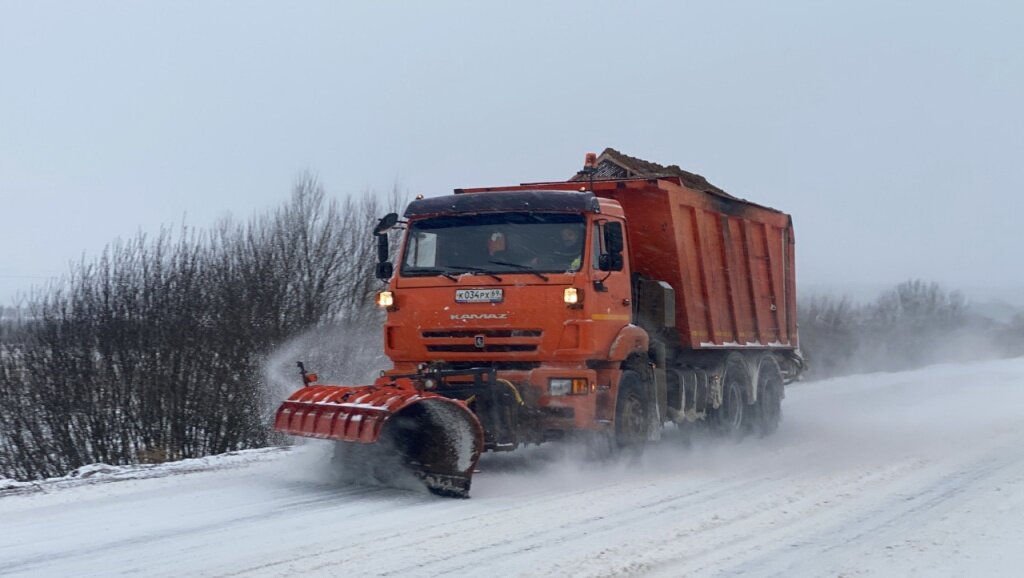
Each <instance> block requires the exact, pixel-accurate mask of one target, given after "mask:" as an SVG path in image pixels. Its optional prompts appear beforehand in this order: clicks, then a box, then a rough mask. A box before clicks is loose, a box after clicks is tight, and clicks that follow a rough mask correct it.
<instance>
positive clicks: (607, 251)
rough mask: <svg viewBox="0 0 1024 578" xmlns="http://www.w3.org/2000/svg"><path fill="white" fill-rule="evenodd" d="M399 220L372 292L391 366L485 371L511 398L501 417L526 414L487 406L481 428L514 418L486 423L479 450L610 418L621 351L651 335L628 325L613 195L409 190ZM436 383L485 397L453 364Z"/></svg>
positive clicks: (624, 260) (619, 216) (638, 346)
mask: <svg viewBox="0 0 1024 578" xmlns="http://www.w3.org/2000/svg"><path fill="white" fill-rule="evenodd" d="M405 219H406V221H405V231H404V236H403V239H402V242H401V250H400V252H399V254H398V258H397V260H396V263H395V265H394V267H393V275H392V276H391V278H390V279H389V286H388V289H387V291H385V292H383V294H382V295H381V298H380V299H382V300H383V304H384V306H385V308H386V310H387V321H386V323H385V326H384V346H385V352H386V353H387V355H388V356H389V357H390V358H391V359H392V361H393V362H394V365H395V366H394V369H392V370H391V371H390V372H389V373H393V374H409V373H413V372H415V371H417V369H420V370H422V368H423V367H424V366H430V367H434V368H439V369H441V370H443V371H446V372H457V371H469V370H472V371H482V370H486V372H487V373H490V372H493V379H495V380H500V382H501V383H502V384H503V391H504V392H506V393H509V394H510V395H512V398H513V399H514V400H517V401H516V404H517V405H521V408H517V410H516V414H517V415H516V419H514V420H512V421H515V422H516V423H517V424H521V422H523V421H529V422H532V426H531V427H528V428H523V427H515V428H499V427H497V426H496V425H495V424H493V423H490V424H489V423H488V418H487V417H486V415H485V416H484V417H483V418H482V421H483V423H484V427H485V430H487V431H488V433H489V434H497V432H496V431H495V430H496V429H510V430H516V433H515V435H504V436H502V435H489V438H492V439H489V440H488V442H489V443H488V445H489V448H490V449H498V448H499V447H502V446H508V445H510V444H516V443H519V442H523V441H535V442H540V441H544V440H545V439H550V438H552V437H561V436H562V435H564V434H565V433H566V432H568V431H575V430H603V429H607V428H608V427H610V424H611V423H612V415H611V412H613V411H614V404H613V403H612V402H611V400H610V399H609V397H610V395H611V393H612V390H613V389H614V383H615V381H616V379H617V378H618V370H619V369H620V368H619V365H620V362H621V361H622V360H623V359H625V358H626V357H628V356H629V355H630V354H631V353H634V352H637V351H646V349H647V345H648V343H647V337H646V334H645V332H644V331H643V330H641V329H640V328H638V327H636V326H633V325H631V322H632V316H633V313H632V300H631V286H630V285H631V281H630V273H629V271H630V269H629V257H628V255H629V251H628V247H627V246H626V241H625V223H624V215H623V211H622V207H621V206H619V204H618V203H617V202H615V201H613V200H610V199H601V198H598V197H596V196H595V195H594V194H592V193H583V192H578V191H558V190H518V191H501V192H477V193H465V194H455V195H449V196H444V197H435V198H430V199H419V200H416V201H413V202H412V203H411V204H410V205H409V207H408V209H407V210H406V212H405ZM472 371H470V373H468V374H465V375H464V376H463V377H464V380H468V379H469V377H468V376H469V375H471V374H472ZM496 382H497V381H496ZM436 383H437V387H438V388H439V389H438V391H439V392H443V391H444V389H445V387H449V388H450V393H451V394H452V395H455V396H464V399H471V401H472V402H473V403H474V404H476V403H480V404H486V403H488V401H486V400H485V399H484V398H485V397H487V395H486V394H485V392H484V391H481V390H480V388H470V387H467V386H466V385H465V383H462V384H460V382H459V379H458V377H457V376H455V375H454V374H452V375H449V376H448V377H447V379H443V380H442V379H439V380H437V382H436ZM483 389H487V386H485V387H484V388H483ZM513 390H514V391H513ZM479 413H480V412H479V411H478V414H479ZM507 433H509V434H511V431H510V432H507Z"/></svg>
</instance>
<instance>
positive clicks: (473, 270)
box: [448, 265, 501, 281]
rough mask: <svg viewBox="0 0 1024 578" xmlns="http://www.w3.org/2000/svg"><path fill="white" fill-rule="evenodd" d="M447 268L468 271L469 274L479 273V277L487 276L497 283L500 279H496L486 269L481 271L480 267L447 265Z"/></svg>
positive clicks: (495, 276) (496, 277)
mask: <svg viewBox="0 0 1024 578" xmlns="http://www.w3.org/2000/svg"><path fill="white" fill-rule="evenodd" d="M448 268H449V269H462V270H463V271H469V272H470V273H480V274H481V275H487V276H489V277H493V278H494V279H495V280H497V281H501V277H498V276H497V275H495V274H494V273H491V272H490V271H488V270H487V269H482V268H480V267H471V266H469V265H448Z"/></svg>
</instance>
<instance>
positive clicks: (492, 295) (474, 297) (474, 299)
mask: <svg viewBox="0 0 1024 578" xmlns="http://www.w3.org/2000/svg"><path fill="white" fill-rule="evenodd" d="M502 299H504V291H503V290H501V289H456V290H455V301H456V302H458V303H500V302H501V300H502Z"/></svg>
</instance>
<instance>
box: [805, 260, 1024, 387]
mask: <svg viewBox="0 0 1024 578" xmlns="http://www.w3.org/2000/svg"><path fill="white" fill-rule="evenodd" d="M797 316H798V322H799V327H800V345H801V349H802V350H803V352H804V354H805V356H806V357H807V358H808V360H809V362H810V371H809V376H810V377H812V378H815V377H816V378H824V377H832V376H836V375H845V374H850V373H864V372H870V371H899V370H904V369H911V368H914V367H921V366H924V365H929V364H934V363H943V362H956V361H968V360H973V359H984V358H991V357H1013V356H1020V355H1024V315H1021V314H1018V315H1017V316H1016V317H1015V318H1014V319H1013V320H1011V321H1010V322H1009V323H998V322H995V321H993V320H991V319H988V318H986V317H982V316H979V315H974V314H972V313H971V312H970V309H969V308H968V307H967V299H966V298H965V296H964V295H963V294H962V293H960V292H958V291H947V290H946V289H944V288H943V287H942V286H940V285H939V284H938V283H934V282H926V281H922V280H919V279H913V280H909V281H905V282H903V283H900V284H898V285H896V286H895V287H893V288H891V289H889V290H887V291H884V292H883V293H882V294H881V295H879V296H878V297H877V298H876V299H875V300H874V301H871V302H868V303H863V304H857V303H855V302H853V301H852V300H851V299H849V298H848V297H837V296H835V295H827V294H816V295H804V296H801V299H800V300H799V305H798V312H797Z"/></svg>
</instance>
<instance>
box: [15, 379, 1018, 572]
mask: <svg viewBox="0 0 1024 578" xmlns="http://www.w3.org/2000/svg"><path fill="white" fill-rule="evenodd" d="M785 412H786V415H785V419H784V423H783V425H782V427H781V428H780V430H779V432H778V434H777V435H775V436H773V437H771V438H768V439H748V440H745V441H744V442H743V443H741V444H738V445H735V444H729V443H723V442H720V441H714V440H706V439H698V440H695V441H694V442H693V443H692V444H691V445H689V446H687V444H685V443H684V442H683V439H682V438H681V437H680V436H678V435H666V436H665V439H663V440H662V441H661V442H660V443H658V444H657V445H655V446H654V447H651V448H650V449H649V451H648V452H647V453H646V454H645V456H644V458H643V459H642V461H641V462H640V463H632V464H627V463H619V464H593V463H588V462H585V461H582V460H580V459H577V458H576V457H574V455H566V454H565V452H564V450H563V449H562V448H558V447H557V446H553V447H542V448H533V449H531V450H529V451H524V452H517V453H513V454H508V455H488V456H485V458H484V459H483V460H482V462H481V469H482V472H481V473H480V474H478V475H477V476H476V477H475V479H474V482H473V492H472V495H473V497H472V499H469V500H450V499H442V498H435V497H432V496H429V495H424V494H418V493H412V492H403V491H399V490H391V489H383V488H365V487H351V486H346V485H343V484H340V483H338V482H336V481H334V479H333V477H332V474H331V472H330V471H329V470H328V468H327V467H326V466H325V462H326V455H327V448H326V447H325V446H323V445H318V444H310V445H306V446H303V447H301V448H299V449H296V450H290V451H284V450H264V451H255V452H242V453H240V454H236V455H233V456H224V457H218V458H211V459H207V460H197V461H192V462H186V463H181V464H172V465H165V466H160V467H156V468H149V469H142V470H131V471H120V472H108V473H104V472H103V471H94V472H93V474H92V476H91V477H88V478H86V479H84V480H83V479H76V480H69V481H61V482H48V483H44V484H41V485H39V486H36V487H31V488H15V489H8V490H0V575H3V576H8V575H14V576H18V575H24V576H67V575H77V576H86V575H91V576H109V575H111V574H128V573H131V574H138V573H141V574H143V575H148V576H180V575H202V576H233V575H245V576H292V575H299V574H306V575H343V574H344V575H426V576H436V575H442V574H449V575H471V576H486V575H490V576H507V575H524V576H563V575H588V576H590V575H594V576H620V575H631V574H637V575H653V576H681V575H688V576H689V575H693V576H717V575H726V576H729V575H743V576H787V577H788V576H846V577H853V576H904V575H918V576H996V575H1002V576H1019V575H1022V574H1024V360H1010V361H996V362H986V363H978V364H971V365H950V366H939V367H932V368H928V369H925V370H921V371H915V372H907V373H899V374H875V375H867V376H857V377H853V378H844V379H835V380H830V381H824V382H816V383H806V384H796V385H793V386H791V387H790V388H789V390H788V397H787V399H786V401H785ZM669 433H670V434H671V433H672V432H669Z"/></svg>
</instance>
